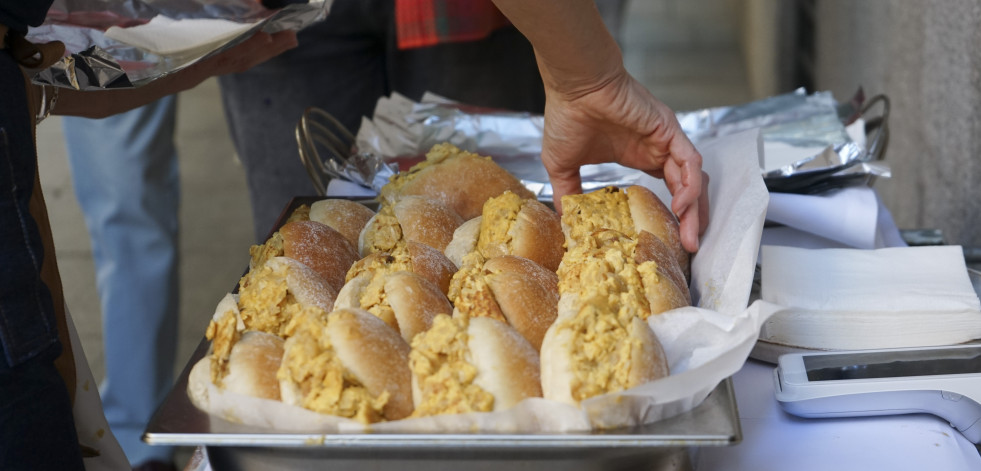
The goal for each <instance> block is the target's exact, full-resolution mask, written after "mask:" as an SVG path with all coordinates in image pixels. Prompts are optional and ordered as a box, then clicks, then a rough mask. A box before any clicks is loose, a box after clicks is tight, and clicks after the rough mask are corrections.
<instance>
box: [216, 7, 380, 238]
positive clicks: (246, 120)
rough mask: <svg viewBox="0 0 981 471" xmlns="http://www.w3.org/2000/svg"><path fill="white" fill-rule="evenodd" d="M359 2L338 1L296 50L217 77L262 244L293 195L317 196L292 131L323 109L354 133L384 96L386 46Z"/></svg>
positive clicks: (305, 32)
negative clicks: (307, 116)
mask: <svg viewBox="0 0 981 471" xmlns="http://www.w3.org/2000/svg"><path fill="white" fill-rule="evenodd" d="M371 3H373V2H365V1H361V0H337V1H335V2H334V3H333V4H332V5H331V11H330V14H329V15H327V19H326V20H325V21H323V22H322V23H318V24H315V25H313V26H310V27H308V28H307V29H305V30H303V31H301V32H300V33H299V38H298V39H299V44H300V45H299V47H297V48H296V49H293V50H290V51H287V52H286V53H284V54H282V55H280V56H278V57H276V58H274V59H272V60H270V61H268V62H266V63H263V64H261V65H259V66H257V67H254V68H252V69H251V70H249V71H247V72H243V73H238V74H231V75H225V76H222V77H220V78H219V84H220V85H221V92H222V99H223V102H224V107H225V117H226V119H227V121H228V126H229V129H230V132H231V136H232V140H233V141H234V142H235V149H236V152H237V153H238V156H239V158H240V159H241V161H242V164H243V166H244V168H245V173H246V179H247V181H248V187H249V198H250V201H251V203H252V215H253V227H254V231H255V238H256V241H258V242H264V241H265V238H266V237H267V236H268V235H269V231H270V229H272V226H273V223H274V222H275V221H276V218H277V217H278V216H279V214H280V213H281V212H282V210H283V209H284V208H285V206H286V204H287V203H288V202H289V200H290V198H291V197H293V196H311V195H314V194H316V193H315V190H314V188H313V184H312V182H311V180H310V177H309V175H308V174H307V172H306V169H305V168H304V167H303V164H302V163H301V162H300V157H299V151H298V149H297V144H296V137H295V129H296V124H297V123H298V122H299V120H300V117H301V116H302V114H303V111H304V110H305V109H306V108H308V107H311V106H315V107H318V108H321V109H323V110H325V111H327V112H328V113H330V114H331V115H333V116H334V117H336V118H337V119H338V120H340V121H341V122H342V123H343V124H344V125H345V126H346V127H347V128H348V129H349V130H350V131H351V132H352V133H355V132H357V129H358V127H359V126H360V121H361V117H362V116H370V115H371V113H372V111H373V110H374V107H375V103H377V101H378V97H380V96H381V95H382V94H384V93H386V90H384V88H383V87H384V85H385V84H384V81H383V80H382V77H383V70H382V67H383V66H384V64H383V60H382V57H383V56H382V53H383V45H382V44H381V43H379V42H378V39H377V38H376V37H373V36H372V33H371V32H370V28H372V27H373V25H372V24H370V23H371V22H372V21H374V20H373V19H372V17H373V16H374V14H373V12H372V11H370V10H371V7H370V5H369V4H371Z"/></svg>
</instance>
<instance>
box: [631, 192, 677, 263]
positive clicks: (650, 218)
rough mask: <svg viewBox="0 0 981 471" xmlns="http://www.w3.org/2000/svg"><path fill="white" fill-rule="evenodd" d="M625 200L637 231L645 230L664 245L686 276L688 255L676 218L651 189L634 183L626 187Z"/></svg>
mask: <svg viewBox="0 0 981 471" xmlns="http://www.w3.org/2000/svg"><path fill="white" fill-rule="evenodd" d="M626 192H627V201H628V203H629V204H630V214H631V215H633V218H634V225H635V227H636V228H637V231H638V232H640V231H647V232H650V233H651V234H654V236H655V237H657V238H658V239H659V240H660V241H661V242H663V243H664V246H665V247H667V249H668V250H669V251H670V252H671V253H672V254H673V255H674V258H675V260H677V261H678V267H679V268H681V270H682V272H683V273H684V275H685V277H686V278H687V277H688V274H689V267H690V258H691V257H690V255H689V254H688V251H687V250H685V248H684V247H683V246H682V245H681V231H680V229H679V224H678V218H676V217H675V215H674V213H672V212H671V210H669V209H668V207H667V206H665V205H664V202H663V201H661V199H660V198H658V197H657V195H655V194H654V192H653V191H651V190H649V189H647V188H645V187H643V186H640V185H634V186H630V187H627V190H626Z"/></svg>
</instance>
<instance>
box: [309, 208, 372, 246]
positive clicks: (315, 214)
mask: <svg viewBox="0 0 981 471" xmlns="http://www.w3.org/2000/svg"><path fill="white" fill-rule="evenodd" d="M374 215H375V212H374V211H372V210H371V209H370V208H368V207H367V206H365V205H363V204H361V203H358V202H355V201H351V200H345V199H325V200H319V201H315V202H314V203H313V204H311V205H310V220H311V221H317V222H319V223H321V224H324V225H327V226H330V227H331V228H333V229H334V230H336V231H337V232H340V233H341V235H343V236H344V238H345V239H347V240H348V242H350V243H351V245H353V246H355V247H357V245H358V237H359V236H360V235H361V230H362V229H364V226H365V225H366V224H368V220H370V219H371V217H372V216H374Z"/></svg>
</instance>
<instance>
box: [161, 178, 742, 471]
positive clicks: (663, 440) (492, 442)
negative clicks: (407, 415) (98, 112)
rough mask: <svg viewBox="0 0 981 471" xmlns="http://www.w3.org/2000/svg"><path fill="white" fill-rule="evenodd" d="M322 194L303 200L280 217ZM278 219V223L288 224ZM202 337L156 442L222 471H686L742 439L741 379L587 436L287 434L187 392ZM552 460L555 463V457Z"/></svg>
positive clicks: (204, 346)
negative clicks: (237, 417)
mask: <svg viewBox="0 0 981 471" xmlns="http://www.w3.org/2000/svg"><path fill="white" fill-rule="evenodd" d="M317 199H320V198H316V197H311V198H294V200H293V201H292V202H291V203H290V205H289V206H288V207H287V208H286V209H285V210H284V212H283V216H281V217H280V221H284V220H285V217H286V216H287V215H289V214H290V213H292V211H293V209H294V208H296V207H297V206H299V205H300V204H309V203H311V202H313V201H316V200H317ZM279 226H280V224H277V225H276V227H279ZM208 345H209V342H208V341H207V340H206V339H204V338H202V340H201V342H200V344H199V345H198V347H197V349H196V350H195V351H194V353H193V354H192V355H191V358H190V360H189V361H188V363H187V365H186V366H185V367H184V370H183V371H182V372H181V375H180V376H179V378H178V380H177V383H176V384H175V385H174V387H173V389H171V391H170V392H169V393H168V395H167V397H166V398H165V399H164V401H163V403H162V404H161V405H160V407H159V408H158V409H157V411H156V413H155V414H154V415H153V417H152V418H151V420H150V422H149V424H148V425H147V428H146V431H145V432H144V434H143V440H144V441H145V442H146V443H148V444H150V445H178V446H204V447H206V449H207V452H208V457H209V460H210V462H211V466H212V469H214V470H216V471H219V470H225V469H245V470H253V469H255V470H259V469H334V468H335V467H336V469H350V468H352V467H355V466H357V467H359V468H360V467H364V466H366V465H368V463H370V464H371V467H372V469H399V470H401V471H405V470H407V469H416V467H418V468H417V469H427V470H429V469H460V467H462V466H466V467H467V468H468V469H479V468H480V467H482V466H486V467H487V469H522V468H527V469H533V468H534V469H538V468H540V467H541V466H544V465H546V464H548V465H558V464H561V466H562V468H563V471H565V470H573V469H628V468H629V469H634V468H637V467H641V468H644V469H665V468H666V469H685V468H688V467H690V459H691V457H690V453H692V449H693V448H697V447H703V446H727V445H734V444H736V443H739V442H740V441H741V440H742V431H741V429H740V424H739V415H738V411H737V408H736V398H735V394H734V391H733V386H732V380H731V378H727V379H726V380H724V381H722V382H721V383H719V385H718V386H716V388H715V389H714V390H713V391H712V393H710V394H709V396H708V397H707V398H706V399H705V401H703V402H702V404H700V405H699V406H698V407H696V408H694V409H692V410H691V411H688V412H686V413H683V414H680V415H677V416H675V417H672V418H669V419H666V420H662V421H659V422H655V423H652V424H647V425H644V426H639V427H631V428H623V429H612V430H604V431H596V432H580V433H535V434H476V433H474V434H460V433H452V434H451V433H448V434H382V433H351V434H322V433H287V432H280V431H275V430H268V429H261V428H257V427H251V426H245V425H241V424H236V423H231V422H228V421H225V420H223V419H221V418H218V417H213V416H210V415H209V414H207V413H205V412H203V411H201V410H199V409H198V408H197V407H195V406H194V405H193V404H191V402H190V400H189V399H188V397H187V393H186V391H187V381H188V374H189V373H190V370H191V368H192V367H193V366H194V364H195V363H197V361H198V360H200V359H201V358H203V357H204V356H205V355H206V354H207V351H208ZM546 462H547V463H546Z"/></svg>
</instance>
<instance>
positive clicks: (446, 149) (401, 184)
mask: <svg viewBox="0 0 981 471" xmlns="http://www.w3.org/2000/svg"><path fill="white" fill-rule="evenodd" d="M507 190H510V191H512V192H514V193H517V194H518V195H519V196H521V197H522V198H534V196H535V195H534V194H532V193H531V192H530V191H529V190H528V189H527V188H525V187H524V186H523V185H522V184H521V181H519V180H518V179H517V178H515V177H514V176H513V175H511V174H510V173H508V171H507V170H504V169H503V168H501V167H500V166H499V165H497V164H496V163H494V161H493V160H491V159H490V157H482V156H479V155H477V154H474V153H472V152H467V151H464V150H460V149H459V148H457V147H455V146H453V145H452V144H445V143H444V144H437V145H435V146H433V148H432V149H431V150H430V151H429V152H428V153H427V154H426V160H425V161H424V162H420V163H418V164H416V165H414V166H413V167H412V168H410V169H409V170H408V171H407V172H402V173H399V174H396V175H395V176H393V177H392V179H391V180H390V181H389V183H388V184H386V185H385V186H384V187H382V189H381V194H380V195H379V196H380V198H381V200H382V201H386V202H394V201H398V200H399V199H401V198H402V197H405V196H411V195H418V196H426V197H429V198H432V199H435V200H437V201H440V202H441V203H443V204H444V205H446V206H448V207H449V208H450V209H452V210H453V211H455V212H456V213H457V214H458V215H459V216H460V217H461V218H463V220H468V219H471V218H474V217H476V216H479V215H480V213H481V210H482V209H483V207H484V202H485V201H487V199H489V198H492V197H494V196H497V195H500V194H501V193H504V192H505V191H507Z"/></svg>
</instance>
